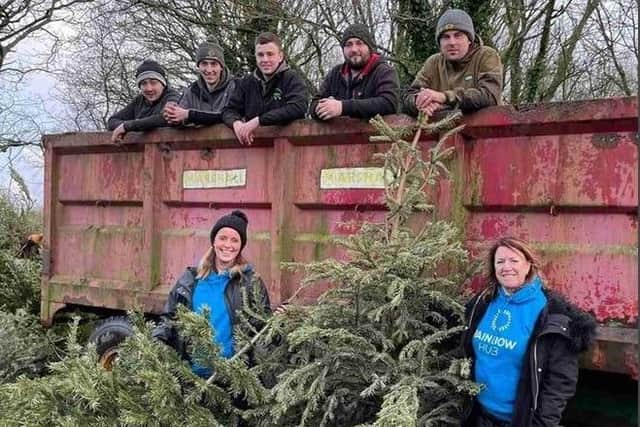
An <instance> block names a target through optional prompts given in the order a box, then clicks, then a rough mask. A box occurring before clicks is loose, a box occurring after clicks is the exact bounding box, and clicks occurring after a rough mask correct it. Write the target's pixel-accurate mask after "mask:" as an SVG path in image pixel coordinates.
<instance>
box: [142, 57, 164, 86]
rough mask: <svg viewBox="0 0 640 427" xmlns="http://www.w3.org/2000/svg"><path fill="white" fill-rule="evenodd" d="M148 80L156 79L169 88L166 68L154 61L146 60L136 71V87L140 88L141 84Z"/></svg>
mask: <svg viewBox="0 0 640 427" xmlns="http://www.w3.org/2000/svg"><path fill="white" fill-rule="evenodd" d="M146 79H154V80H157V81H159V82H160V83H162V84H163V86H164V87H167V74H166V73H165V71H164V68H162V66H161V65H160V64H158V63H157V62H156V61H154V60H153V59H145V60H144V61H143V62H142V64H140V66H139V67H138V68H137V69H136V85H137V86H138V87H140V83H142V81H143V80H146Z"/></svg>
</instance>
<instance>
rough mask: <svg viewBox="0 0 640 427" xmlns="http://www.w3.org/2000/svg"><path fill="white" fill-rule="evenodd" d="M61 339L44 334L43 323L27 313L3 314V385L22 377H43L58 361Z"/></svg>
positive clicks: (0, 364) (0, 313)
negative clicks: (51, 364) (49, 367)
mask: <svg viewBox="0 0 640 427" xmlns="http://www.w3.org/2000/svg"><path fill="white" fill-rule="evenodd" d="M57 343H58V338H56V336H55V334H54V333H53V332H51V331H44V330H43V328H42V326H41V325H40V322H39V319H38V318H37V317H36V316H34V315H31V314H29V313H27V312H26V311H25V310H22V309H20V310H17V311H16V312H15V313H7V312H4V311H0V384H2V383H8V382H11V381H14V380H15V379H16V378H17V377H18V376H20V375H24V376H26V377H36V376H40V375H42V374H43V373H44V372H45V370H46V365H47V363H49V362H52V361H55V360H57V358H58V354H57V350H56V344H57Z"/></svg>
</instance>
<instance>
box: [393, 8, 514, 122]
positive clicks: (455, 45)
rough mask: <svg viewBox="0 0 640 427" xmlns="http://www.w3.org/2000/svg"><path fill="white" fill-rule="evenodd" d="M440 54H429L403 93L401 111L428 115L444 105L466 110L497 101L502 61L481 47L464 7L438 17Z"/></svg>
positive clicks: (494, 53) (437, 38) (481, 44)
mask: <svg viewBox="0 0 640 427" xmlns="http://www.w3.org/2000/svg"><path fill="white" fill-rule="evenodd" d="M436 41H437V42H438V45H439V46H440V53H437V54H435V55H432V56H430V57H429V58H428V59H427V60H426V61H425V63H424V65H423V66H422V69H421V70H420V72H419V73H418V75H417V76H416V78H415V80H414V81H413V83H412V84H411V87H410V89H409V91H408V92H407V94H406V95H405V96H404V99H403V104H404V111H405V112H406V113H407V114H411V115H413V116H417V115H418V111H424V112H425V113H427V114H429V115H431V114H433V113H434V112H435V111H436V110H439V109H443V108H459V109H460V110H461V111H462V112H464V113H468V112H473V111H476V110H479V109H481V108H484V107H488V106H491V105H497V104H500V97H501V92H502V62H501V61H500V55H498V52H496V51H495V50H494V49H492V48H490V47H488V46H484V45H483V43H482V40H481V39H480V37H479V36H477V35H476V34H475V31H474V29H473V21H472V20H471V17H470V16H469V15H468V14H467V13H466V12H465V11H463V10H460V9H449V10H447V11H446V12H445V13H444V14H443V15H442V16H441V17H440V19H439V20H438V25H437V26H436Z"/></svg>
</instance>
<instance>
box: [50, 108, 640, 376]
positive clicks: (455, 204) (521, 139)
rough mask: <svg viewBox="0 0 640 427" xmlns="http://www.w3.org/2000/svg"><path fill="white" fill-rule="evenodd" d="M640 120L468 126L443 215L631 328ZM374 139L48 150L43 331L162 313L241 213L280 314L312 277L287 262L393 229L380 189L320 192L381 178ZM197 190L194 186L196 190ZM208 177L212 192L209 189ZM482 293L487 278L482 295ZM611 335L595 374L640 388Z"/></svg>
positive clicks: (213, 130)
mask: <svg viewBox="0 0 640 427" xmlns="http://www.w3.org/2000/svg"><path fill="white" fill-rule="evenodd" d="M636 109H637V100H636V99H635V98H622V99H607V100H595V101H584V102H574V103H558V104H544V105H532V106H522V107H519V108H515V107H511V106H505V107H496V108H491V109H486V110H484V111H481V112H479V113H477V114H475V115H471V116H469V117H467V118H466V119H465V123H466V128H465V129H464V130H463V133H462V135H461V136H458V137H456V138H453V139H452V141H451V143H452V144H455V146H456V148H457V150H456V154H455V157H454V158H453V159H452V160H451V164H450V166H451V171H452V174H451V177H450V178H449V179H446V180H443V181H442V182H441V184H440V186H439V188H438V189H437V190H436V191H435V193H434V194H433V197H435V198H436V199H437V205H438V213H439V214H440V215H442V216H448V217H449V218H451V219H452V220H453V221H454V222H455V223H456V225H458V226H459V227H460V229H461V230H463V232H464V235H465V239H466V241H467V245H468V247H469V248H470V249H471V251H472V253H473V254H474V255H475V256H482V254H483V251H484V250H485V249H486V247H487V245H488V244H489V243H490V242H491V241H492V240H493V239H496V238H498V237H500V236H503V235H507V234H510V235H516V236H519V237H523V238H525V239H527V240H529V241H531V242H532V244H533V245H534V246H535V247H536V248H537V249H538V250H539V251H540V253H541V255H542V258H543V260H544V265H543V271H544V273H545V277H546V279H547V281H548V283H549V285H550V286H551V287H553V288H555V289H557V290H559V291H560V292H562V293H563V294H565V295H566V296H567V297H568V298H569V299H570V300H572V301H573V302H575V303H576V304H578V305H579V306H581V307H582V308H584V309H586V310H589V311H591V312H592V313H593V314H594V315H595V316H596V317H597V319H598V321H599V322H601V324H602V325H603V326H606V327H616V328H622V329H624V328H625V327H626V328H628V327H632V326H634V325H635V322H637V314H638V313H637V302H638V295H637V281H638V275H637V246H638V242H637V226H638V224H637V218H636V217H635V210H636V206H637V204H638V193H637V190H638V189H637V180H638V175H637V173H638V172H637V166H638V158H637V147H636V146H635V144H634V142H633V136H634V135H633V133H634V132H636V131H637V129H636V126H637V113H636V111H637V110H636ZM387 120H388V121H389V122H391V123H405V122H406V121H407V120H410V119H409V118H407V117H406V116H389V117H388V118H387ZM371 131H372V128H371V127H370V126H369V125H368V124H367V123H366V122H364V121H358V120H354V119H346V118H341V119H336V120H332V121H331V123H319V122H314V121H307V120H304V121H299V122H296V123H293V124H292V125H290V126H287V127H283V128H275V127H272V128H261V129H259V130H258V133H257V139H256V142H255V143H254V144H253V145H252V146H250V147H245V146H240V145H238V144H237V142H236V141H235V138H234V137H233V133H232V132H231V131H230V130H229V129H227V128H225V127H224V126H214V127H210V128H204V129H189V130H176V129H163V130H156V131H153V132H149V133H147V134H140V133H131V134H127V136H126V138H125V140H124V144H122V145H121V146H115V145H112V144H111V143H110V142H109V135H108V134H107V133H85V134H82V133H72V134H63V135H49V136H46V137H45V138H44V142H45V146H46V153H45V241H46V242H47V243H46V247H45V253H46V254H48V257H47V265H46V266H45V267H46V268H45V270H44V273H43V280H42V318H43V321H45V322H48V321H50V320H51V319H52V317H53V315H54V314H55V311H56V310H58V309H60V308H61V307H63V306H64V305H65V304H71V305H85V306H96V307H105V308H112V309H129V308H135V307H142V308H144V309H145V310H148V311H152V312H153V311H157V310H159V309H160V308H161V306H162V301H163V300H164V298H165V295H166V293H167V292H168V291H169V289H170V287H171V286H172V284H173V282H174V281H175V279H176V278H177V277H178V275H179V274H180V273H181V272H182V270H183V269H184V268H185V266H187V265H195V264H196V263H197V262H198V260H199V258H200V257H201V255H202V254H203V253H204V251H205V250H206V249H207V246H208V244H209V240H208V239H209V230H210V228H211V225H212V224H213V223H214V221H215V220H216V219H217V218H218V217H219V216H221V215H223V214H226V213H229V212H230V211H231V210H233V209H243V210H245V211H246V213H247V214H248V216H249V219H250V224H249V244H248V246H247V248H246V250H245V255H246V257H247V258H248V259H249V260H250V261H251V262H252V263H253V264H254V265H255V266H256V270H257V271H258V272H259V274H260V275H261V276H262V277H263V278H264V279H265V282H266V283H267V286H268V288H269V292H270V294H271V297H272V301H273V303H278V302H280V301H281V300H283V299H285V298H287V297H288V296H289V295H291V294H292V292H293V291H294V289H295V288H296V287H297V283H298V281H299V279H300V276H299V274H297V273H292V272H290V271H287V270H284V269H282V268H281V265H280V263H281V262H283V261H308V260H311V259H321V258H323V257H327V256H337V257H344V256H345V254H344V253H342V252H340V251H339V250H338V249H336V248H335V247H334V246H333V245H331V244H330V243H329V238H330V237H331V236H336V235H348V234H351V233H354V232H356V231H357V230H358V229H359V226H360V224H361V223H362V221H379V220H381V219H382V218H383V216H384V196H383V191H382V190H380V189H379V188H374V187H375V186H370V187H367V185H368V184H366V183H365V184H366V185H364V186H363V185H362V183H358V185H355V186H356V187H357V186H360V187H361V188H346V187H349V185H344V184H345V183H344V182H338V183H337V184H339V185H333V184H336V183H335V182H331V183H330V184H332V185H331V186H329V187H326V188H325V187H322V185H323V184H322V182H321V181H322V176H323V175H322V174H323V172H322V170H325V171H326V170H330V171H331V170H342V169H345V168H347V169H348V170H351V169H353V168H375V167H378V166H380V165H379V164H377V163H376V161H375V160H374V159H373V154H374V153H376V152H378V151H384V150H385V148H386V146H385V145H384V144H372V143H369V142H368V136H369V135H370V133H371ZM422 143H423V144H424V147H425V148H426V147H428V146H429V145H430V144H432V143H433V142H432V140H430V139H425V140H424V141H422ZM425 151H426V150H425ZM202 171H204V172H202ZM238 171H240V172H238ZM185 172H187V174H192V175H185ZM202 173H204V174H208V175H206V176H205V175H202ZM187 176H189V177H192V176H195V177H196V178H193V179H195V181H194V182H195V188H194V185H192V184H193V183H190V184H189V185H187V183H186V181H185V180H187V179H192V178H187ZM203 176H205V178H206V179H208V180H209V181H207V182H206V185H204V186H200V187H198V185H200V183H201V181H200V180H201V179H205V178H203ZM354 176H355V175H354ZM227 179H228V180H229V181H228V182H227V181H225V180H227ZM202 182H204V181H202ZM221 182H222V184H221ZM367 182H368V181H367ZM206 186H209V187H206ZM341 186H342V187H341ZM185 187H189V188H185ZM362 187H365V188H362ZM481 285H482V280H481V279H480V278H478V279H477V280H476V281H475V282H474V284H473V286H481ZM321 291H322V288H321V287H320V288H317V289H315V290H312V291H309V292H307V293H306V294H305V295H303V297H304V298H305V299H308V300H311V299H313V298H315V297H317V296H318V294H319V292H321ZM603 330H605V329H603ZM606 330H609V329H606ZM612 336H613V337H614V338H615V336H618V335H615V334H614V335H611V334H609V335H607V334H602V336H601V344H600V346H599V347H598V348H597V349H596V350H595V351H594V353H593V355H591V356H590V358H589V360H590V362H589V363H590V366H593V367H596V368H598V369H606V370H615V369H614V368H612V367H611V365H612V364H618V365H620V366H625V367H624V368H621V369H622V370H624V371H626V372H629V373H632V374H633V373H634V372H635V373H636V374H635V375H637V360H635V359H634V358H633V357H631V356H629V354H631V353H630V350H629V348H632V349H634V348H637V347H636V344H634V343H631V342H624V343H621V342H619V340H618V341H616V340H615V339H612V338H611V337H612ZM614 344H615V346H614ZM616 346H617V347H616ZM620 346H623V347H624V346H626V347H625V349H624V350H620ZM614 353H615V354H614ZM625 355H626V356H625ZM616 369H617V368H616Z"/></svg>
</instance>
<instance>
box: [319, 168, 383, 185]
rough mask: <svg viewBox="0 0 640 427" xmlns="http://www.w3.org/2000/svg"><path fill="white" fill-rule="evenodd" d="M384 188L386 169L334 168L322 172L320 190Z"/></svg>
mask: <svg viewBox="0 0 640 427" xmlns="http://www.w3.org/2000/svg"><path fill="white" fill-rule="evenodd" d="M339 188H370V189H378V188H384V168H381V167H375V168H332V169H322V170H321V171H320V189H322V190H332V189H339Z"/></svg>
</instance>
